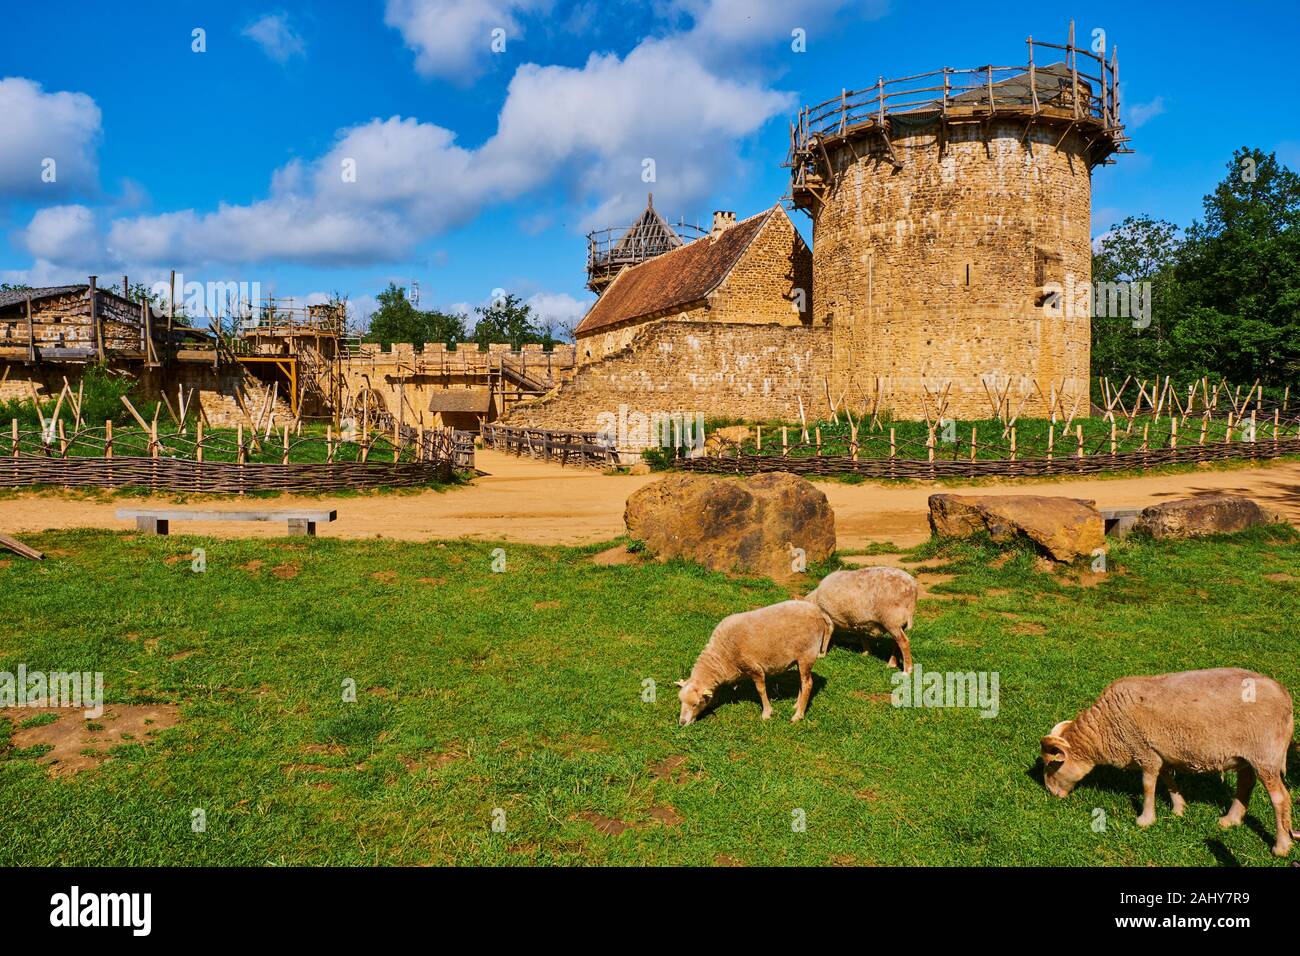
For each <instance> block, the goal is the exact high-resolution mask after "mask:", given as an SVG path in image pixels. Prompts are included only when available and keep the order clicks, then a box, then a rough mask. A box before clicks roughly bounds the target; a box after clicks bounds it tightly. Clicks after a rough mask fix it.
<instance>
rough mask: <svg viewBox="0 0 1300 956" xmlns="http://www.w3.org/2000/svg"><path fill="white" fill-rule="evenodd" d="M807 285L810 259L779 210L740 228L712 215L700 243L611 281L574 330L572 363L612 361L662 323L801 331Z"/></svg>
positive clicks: (807, 312)
mask: <svg viewBox="0 0 1300 956" xmlns="http://www.w3.org/2000/svg"><path fill="white" fill-rule="evenodd" d="M648 211H649V212H653V210H652V209H651V210H648ZM635 228H636V227H635V226H634V230H635ZM812 285H813V278H812V253H811V252H810V250H809V249H808V246H807V244H806V243H805V242H804V240H803V237H802V236H800V235H799V231H798V230H797V229H795V227H794V223H792V222H791V221H790V217H789V216H788V215H787V214H786V212H785V210H784V209H783V208H782V207H781V206H780V205H775V206H773V207H772V208H770V209H767V210H764V211H763V212H761V213H759V214H758V215H755V216H751V217H750V218H748V219H745V220H743V221H741V222H736V216H735V213H731V212H716V213H714V214H713V227H712V229H711V230H710V231H709V233H708V234H707V235H705V236H702V237H701V238H699V239H696V240H694V241H693V242H688V243H685V244H682V245H679V246H677V247H675V248H672V249H670V250H669V251H667V252H663V253H661V254H659V255H655V256H653V257H652V258H649V259H646V260H645V261H643V262H641V263H639V264H637V265H631V266H627V267H625V268H623V269H622V270H621V271H620V272H619V273H618V274H617V275H616V276H615V278H614V279H613V281H612V282H610V283H609V284H608V285H607V286H606V287H605V288H604V291H603V292H602V293H601V296H600V298H599V299H597V300H596V303H595V305H593V306H592V307H591V311H590V312H588V313H587V315H586V316H585V317H584V318H583V320H582V321H581V322H580V323H579V324H578V327H577V329H576V331H575V337H576V338H577V343H578V360H579V362H591V361H598V360H600V359H602V358H604V357H606V356H608V355H612V354H614V353H615V352H618V351H619V350H620V349H623V348H626V347H627V346H628V344H629V343H630V342H631V341H632V338H633V337H634V336H635V335H636V333H637V332H638V331H640V330H641V329H642V328H643V327H644V326H645V325H646V324H647V323H650V322H656V321H660V320H663V319H672V320H676V321H687V322H724V323H744V324H750V325H762V324H775V325H782V326H796V327H800V326H809V325H812V324H814V321H813V318H812V306H811V298H812Z"/></svg>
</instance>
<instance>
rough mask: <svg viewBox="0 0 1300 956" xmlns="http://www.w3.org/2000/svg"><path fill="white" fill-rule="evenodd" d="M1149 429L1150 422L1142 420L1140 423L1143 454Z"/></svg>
mask: <svg viewBox="0 0 1300 956" xmlns="http://www.w3.org/2000/svg"><path fill="white" fill-rule="evenodd" d="M1150 430H1151V423H1150V422H1143V423H1142V453H1143V454H1146V450H1147V435H1148V432H1150Z"/></svg>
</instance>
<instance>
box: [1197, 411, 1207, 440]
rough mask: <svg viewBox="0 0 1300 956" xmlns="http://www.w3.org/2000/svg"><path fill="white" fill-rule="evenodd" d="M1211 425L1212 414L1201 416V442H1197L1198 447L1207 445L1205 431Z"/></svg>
mask: <svg viewBox="0 0 1300 956" xmlns="http://www.w3.org/2000/svg"><path fill="white" fill-rule="evenodd" d="M1209 424H1210V413H1209V411H1206V412H1205V414H1203V415H1202V416H1201V440H1200V441H1199V442H1197V444H1198V445H1204V444H1205V429H1206V428H1208V427H1209Z"/></svg>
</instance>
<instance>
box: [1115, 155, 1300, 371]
mask: <svg viewBox="0 0 1300 956" xmlns="http://www.w3.org/2000/svg"><path fill="white" fill-rule="evenodd" d="M1297 225H1300V176H1297V175H1296V174H1295V173H1294V172H1292V171H1291V170H1289V169H1287V168H1286V166H1284V165H1283V164H1281V163H1280V162H1278V160H1277V158H1276V156H1275V155H1274V154H1272V153H1264V152H1263V151H1261V150H1258V149H1248V148H1244V147H1243V148H1241V149H1238V150H1237V151H1236V152H1235V153H1234V154H1233V157H1232V159H1231V160H1230V161H1229V162H1228V163H1227V168H1226V174H1225V176H1224V178H1223V180H1222V181H1221V182H1220V183H1219V184H1218V185H1217V186H1216V187H1215V189H1214V191H1213V192H1212V193H1211V194H1210V195H1208V196H1206V197H1205V212H1204V218H1203V219H1202V220H1199V221H1197V222H1194V223H1192V225H1191V226H1190V227H1188V229H1187V230H1186V232H1185V234H1184V235H1183V237H1182V238H1181V239H1180V238H1179V237H1178V235H1177V230H1176V228H1175V227H1174V226H1173V225H1172V224H1171V223H1168V222H1164V221H1158V220H1153V219H1151V218H1149V217H1145V216H1141V217H1130V218H1128V219H1126V220H1124V222H1123V223H1121V224H1119V225H1118V226H1116V227H1115V228H1114V229H1113V230H1112V231H1111V233H1110V234H1109V235H1108V236H1107V237H1106V238H1105V239H1104V240H1103V241H1102V242H1101V245H1100V248H1099V250H1098V251H1097V252H1096V254H1095V255H1094V257H1093V281H1094V282H1114V281H1133V282H1141V281H1150V282H1151V283H1152V292H1153V301H1152V315H1151V323H1150V325H1149V326H1148V327H1146V328H1134V327H1133V326H1132V323H1131V322H1130V321H1129V320H1128V319H1121V318H1105V317H1102V316H1098V317H1096V318H1094V319H1093V323H1092V329H1093V342H1092V347H1093V351H1092V357H1093V371H1094V373H1095V374H1098V375H1108V376H1111V377H1112V379H1113V378H1115V377H1119V378H1121V379H1122V378H1123V377H1124V376H1125V375H1127V374H1130V373H1132V374H1135V375H1138V376H1147V377H1151V376H1155V375H1170V376H1172V377H1173V378H1174V379H1175V380H1178V379H1182V380H1187V379H1191V378H1196V377H1200V376H1201V375H1215V376H1217V375H1223V376H1224V377H1226V378H1228V379H1229V380H1230V381H1233V382H1245V383H1247V384H1249V383H1251V382H1254V381H1255V380H1256V379H1259V380H1260V381H1261V382H1262V383H1263V384H1264V385H1265V386H1266V387H1275V388H1276V387H1281V386H1284V385H1287V384H1292V383H1294V382H1295V381H1296V378H1297V375H1300V229H1297V228H1296V227H1297Z"/></svg>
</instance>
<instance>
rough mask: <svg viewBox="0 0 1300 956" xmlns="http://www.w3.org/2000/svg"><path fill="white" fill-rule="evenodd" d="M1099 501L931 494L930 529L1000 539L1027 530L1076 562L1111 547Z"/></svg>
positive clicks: (1042, 544) (1060, 555)
mask: <svg viewBox="0 0 1300 956" xmlns="http://www.w3.org/2000/svg"><path fill="white" fill-rule="evenodd" d="M1095 504H1096V503H1095V502H1092V501H1084V500H1081V499H1078V498H1057V497H1051V496H1047V495H931V496H930V530H931V531H932V532H933V533H934V534H936V535H938V536H939V537H941V538H968V537H970V536H971V535H973V534H979V533H980V532H984V531H987V532H988V534H989V537H991V538H992V539H993V540H994V541H997V542H1006V541H1011V540H1013V539H1014V538H1016V537H1018V536H1021V535H1023V536H1024V537H1027V538H1029V540H1031V541H1033V542H1034V544H1036V545H1037V546H1038V547H1040V548H1042V549H1043V550H1044V551H1046V552H1047V553H1048V554H1049V555H1051V557H1053V558H1054V559H1056V560H1057V561H1073V560H1074V559H1075V558H1079V557H1084V556H1088V555H1091V554H1092V552H1093V551H1095V550H1096V549H1097V548H1101V547H1104V546H1105V537H1106V523H1105V521H1104V520H1103V519H1102V516H1101V512H1099V511H1098V510H1097V509H1096V507H1095Z"/></svg>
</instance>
